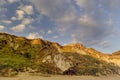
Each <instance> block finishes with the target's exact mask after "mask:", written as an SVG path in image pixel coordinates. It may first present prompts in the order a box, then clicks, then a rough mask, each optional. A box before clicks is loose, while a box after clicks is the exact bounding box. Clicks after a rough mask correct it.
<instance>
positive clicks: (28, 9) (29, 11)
mask: <svg viewBox="0 0 120 80" xmlns="http://www.w3.org/2000/svg"><path fill="white" fill-rule="evenodd" d="M20 9H21V10H23V11H24V12H25V13H26V14H28V15H30V14H33V13H34V10H33V6H32V5H25V6H20Z"/></svg>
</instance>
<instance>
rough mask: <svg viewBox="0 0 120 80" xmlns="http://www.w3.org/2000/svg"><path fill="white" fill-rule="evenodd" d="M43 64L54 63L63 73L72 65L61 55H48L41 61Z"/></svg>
mask: <svg viewBox="0 0 120 80" xmlns="http://www.w3.org/2000/svg"><path fill="white" fill-rule="evenodd" d="M42 62H43V63H54V65H55V66H56V67H58V68H59V69H61V70H62V71H65V70H67V69H69V68H70V67H72V66H73V63H72V61H71V60H69V59H68V58H67V57H65V56H63V55H62V54H55V55H53V56H52V55H48V56H47V57H45V58H44V59H43V60H42Z"/></svg>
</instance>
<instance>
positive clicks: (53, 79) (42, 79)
mask: <svg viewBox="0 0 120 80" xmlns="http://www.w3.org/2000/svg"><path fill="white" fill-rule="evenodd" d="M0 80H120V76H117V75H116V76H101V77H95V76H61V75H52V76H35V75H26V74H22V75H18V76H16V77H0Z"/></svg>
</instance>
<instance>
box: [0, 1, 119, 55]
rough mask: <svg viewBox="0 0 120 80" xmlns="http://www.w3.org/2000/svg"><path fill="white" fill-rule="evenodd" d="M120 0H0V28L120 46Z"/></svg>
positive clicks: (90, 44) (109, 48) (33, 35)
mask: <svg viewBox="0 0 120 80" xmlns="http://www.w3.org/2000/svg"><path fill="white" fill-rule="evenodd" d="M119 3H120V0H0V32H7V33H10V34H13V35H17V36H24V37H27V38H29V39H34V38H42V39H45V40H49V41H53V42H58V43H60V44H61V45H65V44H69V43H82V44H84V45H85V46H86V47H88V48H89V47H92V48H95V49H97V50H99V51H101V52H104V53H112V52H115V51H118V50H120V42H119V41H120V5H119Z"/></svg>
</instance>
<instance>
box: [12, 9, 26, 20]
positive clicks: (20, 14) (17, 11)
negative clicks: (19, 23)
mask: <svg viewBox="0 0 120 80" xmlns="http://www.w3.org/2000/svg"><path fill="white" fill-rule="evenodd" d="M16 15H17V17H12V18H11V19H12V20H22V19H23V18H24V15H25V13H24V11H22V10H16Z"/></svg>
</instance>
